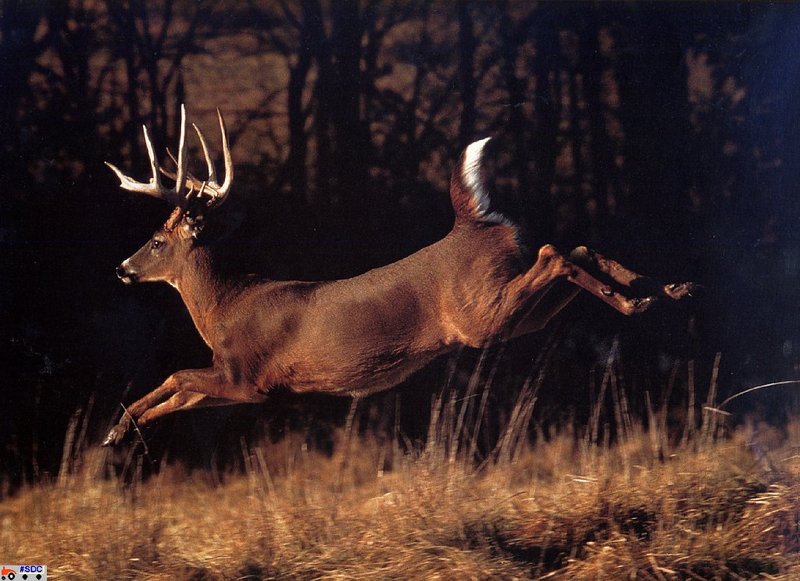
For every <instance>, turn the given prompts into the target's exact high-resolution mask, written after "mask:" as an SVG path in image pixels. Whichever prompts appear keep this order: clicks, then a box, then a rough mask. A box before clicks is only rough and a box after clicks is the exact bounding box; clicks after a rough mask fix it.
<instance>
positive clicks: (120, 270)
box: [117, 263, 136, 284]
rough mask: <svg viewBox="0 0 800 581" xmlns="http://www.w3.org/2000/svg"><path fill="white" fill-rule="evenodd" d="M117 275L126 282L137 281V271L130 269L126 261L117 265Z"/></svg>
mask: <svg viewBox="0 0 800 581" xmlns="http://www.w3.org/2000/svg"><path fill="white" fill-rule="evenodd" d="M117 277H118V278H119V279H120V280H121V281H122V282H124V283H126V284H130V283H132V282H136V273H135V272H134V271H132V270H128V268H127V267H126V266H125V264H124V263H123V264H120V265H119V266H118V267H117Z"/></svg>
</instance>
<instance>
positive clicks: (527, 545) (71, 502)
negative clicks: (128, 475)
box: [0, 388, 800, 579]
mask: <svg viewBox="0 0 800 581" xmlns="http://www.w3.org/2000/svg"><path fill="white" fill-rule="evenodd" d="M466 401H467V399H466V398H463V397H462V398H460V399H456V398H446V397H445V398H442V399H441V400H440V401H437V402H435V404H434V410H433V411H434V413H433V414H432V417H433V419H432V423H431V426H430V430H429V437H428V441H427V443H425V444H424V445H422V446H421V447H419V448H413V447H411V448H409V447H407V446H401V445H400V444H399V442H398V440H399V439H401V438H395V439H393V440H392V439H390V441H389V443H388V444H387V443H380V441H382V440H385V439H379V438H377V437H375V436H373V435H371V434H364V435H358V431H357V430H355V429H353V430H345V429H341V430H339V432H338V433H337V444H336V446H335V448H334V453H333V455H326V454H322V453H320V452H317V451H315V450H313V449H309V447H308V446H307V445H306V443H305V441H304V439H303V438H302V437H301V436H299V435H294V436H290V437H287V438H286V439H285V440H283V441H281V442H279V443H277V444H263V445H255V446H244V447H243V452H242V456H243V460H244V464H245V470H244V471H241V472H235V473H230V474H227V475H223V476H222V477H221V478H219V477H217V478H215V479H213V480H215V481H213V482H212V477H211V475H209V474H206V473H203V472H195V473H192V474H187V473H186V472H185V471H182V470H180V469H179V468H178V467H165V468H163V469H162V470H161V471H160V473H159V474H158V475H157V476H155V477H153V478H151V479H149V480H147V481H146V482H141V481H136V480H135V481H134V483H133V484H130V483H129V484H123V483H121V482H119V481H117V480H115V479H113V478H104V477H101V474H103V466H104V464H105V462H106V459H105V451H103V450H100V449H97V448H90V449H89V450H87V451H85V452H83V453H82V454H80V455H79V456H78V457H75V458H74V459H73V467H72V468H71V469H69V470H68V473H67V474H64V475H63V477H61V478H59V480H58V481H57V482H53V483H50V484H40V485H37V486H32V487H29V488H27V489H25V490H23V491H21V492H20V493H18V494H17V495H15V496H14V497H12V498H10V499H7V500H6V501H5V502H3V503H2V504H0V525H1V526H0V554H2V555H3V558H4V559H5V561H7V562H36V563H44V564H47V565H48V566H49V571H50V573H51V574H52V575H53V577H54V578H55V577H56V576H58V577H61V578H74V579H125V578H149V579H158V578H160V576H166V575H175V576H177V577H178V578H193V579H248V578H249V579H267V578H341V579H375V578H402V579H436V578H439V579H476V578H479V579H480V578H482V579H487V578H505V579H511V578H558V579H623V578H625V579H633V578H636V579H722V578H732V579H736V578H750V577H754V576H757V575H759V574H762V575H764V576H765V578H787V579H790V578H797V576H798V575H800V552H799V551H800V478H799V477H800V421H796V422H791V423H790V424H789V425H788V426H786V427H785V428H784V429H782V430H780V431H778V430H774V429H771V428H766V427H759V426H758V425H757V424H752V425H745V426H743V427H740V428H738V429H736V430H734V431H732V433H729V434H727V435H725V434H723V432H724V430H723V429H722V427H721V426H720V424H719V423H718V421H719V419H720V418H719V417H717V415H716V414H710V413H706V414H705V416H704V417H703V419H702V421H700V422H698V423H699V428H698V429H697V430H692V431H689V432H688V435H687V437H680V435H679V436H678V437H675V438H669V437H667V434H666V433H664V432H663V431H661V428H660V425H662V423H661V422H660V421H659V419H660V418H663V417H664V416H663V414H652V416H651V418H650V419H651V421H650V422H649V423H650V425H651V428H650V429H649V430H645V429H644V427H643V424H642V422H636V421H634V420H633V419H632V418H631V417H629V416H628V417H622V414H623V413H624V409H623V406H622V403H619V402H618V404H617V405H618V406H619V407H620V409H619V410H617V414H618V419H620V420H621V427H620V429H619V430H617V434H616V441H615V443H614V444H608V443H603V442H602V438H601V439H599V440H598V439H596V438H595V437H594V436H592V433H593V432H595V433H596V432H597V430H596V429H595V428H596V427H595V428H593V427H592V426H588V427H587V429H586V430H585V432H586V433H585V434H575V433H571V432H569V431H563V432H561V433H555V434H551V435H550V436H548V437H543V438H539V439H538V441H537V442H536V443H535V444H531V443H529V442H528V440H527V439H526V438H524V437H522V436H523V434H524V433H525V432H526V427H527V424H528V421H529V418H530V416H531V411H532V408H533V404H534V401H535V397H534V394H533V392H532V391H531V390H530V388H526V389H523V391H522V393H521V395H520V398H519V401H518V404H517V407H516V410H515V413H514V415H512V420H511V422H510V424H509V429H508V431H507V432H506V434H505V437H503V438H501V439H500V444H498V446H497V448H496V449H494V450H493V451H491V453H488V454H487V453H485V452H484V453H483V456H482V457H481V456H480V454H478V453H476V449H475V446H474V445H473V442H474V440H475V439H474V437H473V436H474V434H475V433H476V431H475V422H474V418H478V417H481V414H482V413H483V407H482V406H481V403H480V402H481V401H482V400H481V397H480V394H477V395H476V396H475V397H472V398H471V399H470V401H472V402H473V403H471V404H469V406H471V407H464V405H465V404H464V402H466ZM462 410H463V413H462ZM476 458H478V459H477V461H476ZM65 470H66V468H65ZM219 480H221V482H219Z"/></svg>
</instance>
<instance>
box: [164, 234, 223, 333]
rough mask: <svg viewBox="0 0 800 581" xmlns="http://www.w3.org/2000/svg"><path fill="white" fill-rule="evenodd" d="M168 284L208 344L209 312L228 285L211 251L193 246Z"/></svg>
mask: <svg viewBox="0 0 800 581" xmlns="http://www.w3.org/2000/svg"><path fill="white" fill-rule="evenodd" d="M170 284H172V286H174V287H175V288H176V289H177V290H178V292H179V293H180V295H181V298H182V299H183V302H184V304H185V305H186V308H187V309H188V310H189V314H190V315H191V316H192V321H194V325H195V327H197V330H198V332H199V333H200V336H201V337H202V338H203V340H204V341H205V342H206V344H207V345H208V346H209V347H211V342H210V331H211V324H212V320H213V318H212V312H213V311H214V309H215V308H216V307H217V306H219V304H220V302H221V301H222V299H223V297H224V296H225V295H226V294H227V293H228V290H229V288H228V287H229V286H230V285H229V284H228V283H226V282H225V278H224V277H223V276H221V274H220V271H219V268H218V267H217V266H216V265H215V263H214V258H213V257H212V255H211V253H210V252H209V251H208V250H207V249H206V248H203V247H200V248H194V249H193V250H192V251H191V252H190V253H189V257H188V260H187V261H186V262H185V264H184V266H183V269H182V270H181V272H180V274H179V275H178V276H177V277H176V278H175V280H173V281H171V282H170Z"/></svg>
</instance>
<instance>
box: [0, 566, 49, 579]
mask: <svg viewBox="0 0 800 581" xmlns="http://www.w3.org/2000/svg"><path fill="white" fill-rule="evenodd" d="M45 579H47V567H45V566H44V565H2V566H0V581H14V580H20V581H29V580H30V581H33V580H35V581H44V580H45Z"/></svg>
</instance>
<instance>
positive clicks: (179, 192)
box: [105, 105, 227, 208]
mask: <svg viewBox="0 0 800 581" xmlns="http://www.w3.org/2000/svg"><path fill="white" fill-rule="evenodd" d="M142 129H143V131H144V142H145V145H147V155H148V157H149V158H150V170H151V171H152V173H153V177H152V178H150V181H149V182H147V183H142V182H137V181H136V180H134V179H131V178H130V177H128V176H126V175H125V174H123V173H122V171H120V169H119V168H118V167H117V166H115V165H113V164H111V163H109V162H105V164H106V165H107V166H108V167H110V168H111V171H113V172H114V173H115V174H116V175H117V177H118V178H119V181H120V187H121V188H122V189H123V190H128V191H129V192H139V193H142V194H147V195H148V196H153V197H154V198H160V199H162V200H166V201H167V202H169V203H170V204H173V205H175V206H179V207H181V208H185V207H186V204H187V202H188V197H187V193H186V192H187V188H186V175H187V172H186V162H187V160H186V107H185V106H184V105H181V136H180V142H179V144H178V159H177V161H176V162H175V163H176V165H177V169H178V171H177V174H175V176H174V177H175V186H174V187H173V188H171V189H170V188H166V187H164V185H163V184H162V183H161V179H160V178H159V169H160V168H159V166H158V162H156V155H155V151H154V150H153V143H152V142H151V141H150V134H149V133H148V131H147V126H143V127H142ZM226 163H227V158H226ZM226 183H227V181H226Z"/></svg>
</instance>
